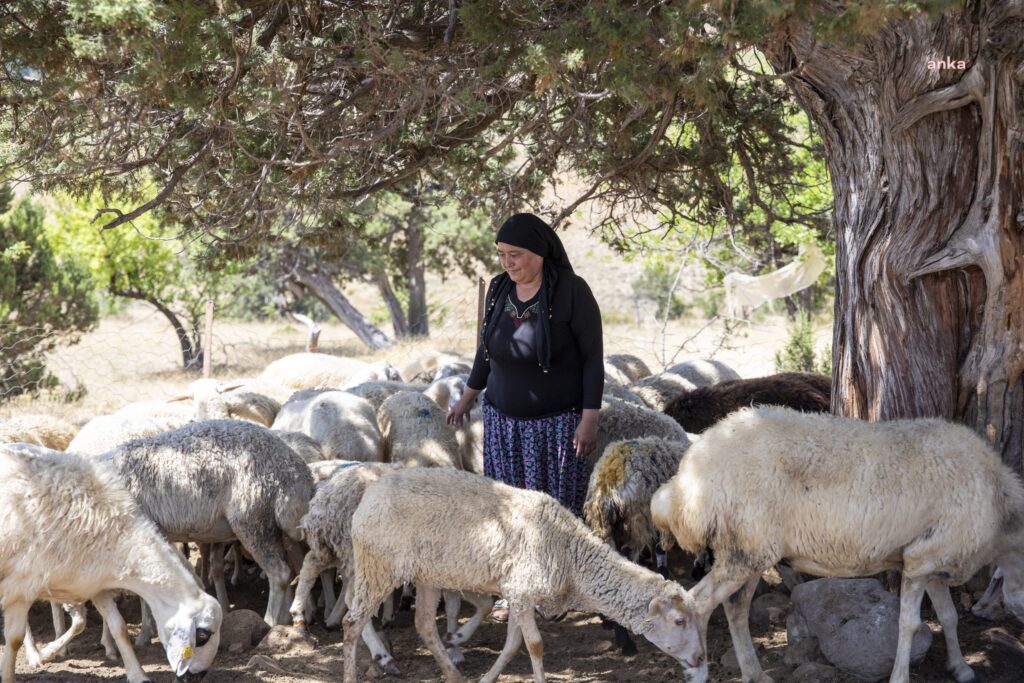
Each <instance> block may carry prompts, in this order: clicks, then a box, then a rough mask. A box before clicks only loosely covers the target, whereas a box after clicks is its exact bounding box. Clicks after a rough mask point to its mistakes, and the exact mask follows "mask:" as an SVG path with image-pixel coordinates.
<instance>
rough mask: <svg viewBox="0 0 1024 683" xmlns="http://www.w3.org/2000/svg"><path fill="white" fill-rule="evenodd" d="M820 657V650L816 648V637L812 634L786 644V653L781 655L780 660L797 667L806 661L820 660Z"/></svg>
mask: <svg viewBox="0 0 1024 683" xmlns="http://www.w3.org/2000/svg"><path fill="white" fill-rule="evenodd" d="M821 658H822V657H821V651H820V650H818V639H817V638H815V637H814V636H809V637H807V638H804V639H802V640H798V641H797V642H795V643H790V644H789V645H787V646H786V654H785V655H783V658H782V661H784V662H785V663H786V665H787V666H791V667H793V668H797V667H799V666H801V665H803V664H807V663H808V662H821Z"/></svg>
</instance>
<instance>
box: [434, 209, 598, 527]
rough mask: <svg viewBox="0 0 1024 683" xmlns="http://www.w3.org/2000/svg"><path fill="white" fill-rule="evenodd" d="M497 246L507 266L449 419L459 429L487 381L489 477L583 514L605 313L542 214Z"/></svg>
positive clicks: (509, 231)
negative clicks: (548, 497) (540, 493)
mask: <svg viewBox="0 0 1024 683" xmlns="http://www.w3.org/2000/svg"><path fill="white" fill-rule="evenodd" d="M495 243H496V244H497V247H498V256H499V258H500V261H501V267H502V268H503V269H504V270H505V272H504V273H503V274H501V275H498V276H497V277H495V278H494V279H493V280H491V284H490V287H489V289H488V291H487V307H486V311H487V314H486V319H485V320H484V325H483V329H482V331H481V335H480V337H481V338H480V345H479V348H478V349H477V354H476V360H475V361H474V363H473V370H472V372H471V373H470V376H469V381H468V382H467V383H466V385H467V386H466V391H465V393H464V394H463V395H462V399H461V400H460V401H459V402H458V403H457V404H456V405H455V406H454V407H453V408H452V409H451V411H450V412H449V413H448V416H447V421H448V424H454V425H461V424H462V420H463V417H464V416H465V415H466V414H467V413H468V412H469V410H470V408H472V406H473V404H474V402H475V401H476V398H477V396H478V395H479V394H480V392H481V391H482V390H483V389H484V387H486V388H487V394H486V396H485V398H484V405H483V414H484V474H486V475H487V476H488V477H491V478H493V479H497V480H499V481H502V482H504V483H506V484H510V485H512V486H518V487H520V488H526V489H534V490H539V491H545V492H547V493H549V494H550V495H552V496H553V497H555V498H556V499H558V501H559V502H561V503H562V504H563V505H565V506H566V507H567V508H569V509H570V510H572V511H573V512H574V513H575V514H576V515H577V516H582V514H583V501H584V499H585V498H586V495H587V476H588V472H587V462H588V461H587V457H588V456H589V455H590V453H591V452H592V451H593V450H594V448H595V446H596V445H597V420H598V411H599V410H600V408H601V394H602V392H603V390H604V357H603V352H602V341H601V312H600V311H599V310H598V307H597V302H596V301H595V300H594V295H593V294H592V293H591V292H590V288H589V287H588V286H587V283H586V282H584V280H583V278H581V277H580V276H578V275H576V273H574V272H573V269H572V266H571V265H570V264H569V259H568V257H566V255H565V249H564V248H563V247H562V242H561V240H559V239H558V235H557V234H555V231H554V230H552V229H551V226H549V225H548V224H547V223H545V222H544V221H543V220H541V219H540V218H538V217H537V216H535V215H533V214H529V213H520V214H516V215H514V216H512V217H511V218H509V219H508V220H507V221H505V223H504V225H502V226H501V228H500V229H499V230H498V235H497V238H496V239H495Z"/></svg>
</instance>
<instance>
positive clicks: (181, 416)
mask: <svg viewBox="0 0 1024 683" xmlns="http://www.w3.org/2000/svg"><path fill="white" fill-rule="evenodd" d="M194 413H195V410H194V408H193V407H192V406H189V405H187V404H185V403H181V402H173V403H169V402H167V401H156V400H151V401H135V402H133V403H129V404H127V405H124V406H122V407H121V408H119V409H118V410H116V411H115V412H114V413H113V414H114V415H117V416H118V417H151V418H158V419H160V420H163V421H166V422H173V423H174V424H175V425H176V426H178V427H180V426H182V425H184V424H187V423H188V422H189V421H190V420H191V419H192V416H193V414H194Z"/></svg>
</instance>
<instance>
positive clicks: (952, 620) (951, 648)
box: [926, 579, 977, 683]
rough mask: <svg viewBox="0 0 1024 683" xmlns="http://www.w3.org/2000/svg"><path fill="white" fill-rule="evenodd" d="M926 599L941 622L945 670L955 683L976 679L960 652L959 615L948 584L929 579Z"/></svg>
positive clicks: (968, 682)
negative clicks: (951, 675)
mask: <svg viewBox="0 0 1024 683" xmlns="http://www.w3.org/2000/svg"><path fill="white" fill-rule="evenodd" d="M926 590H927V591H928V599H929V600H931V601H932V607H934V608H935V614H936V615H937V616H938V617H939V623H940V624H942V636H943V637H944V638H945V639H946V670H947V671H949V672H950V673H951V674H953V678H955V679H956V681H957V683H972V682H973V681H975V680H977V679H976V678H975V677H974V671H972V670H971V667H969V666H968V665H967V662H966V661H964V655H963V653H962V652H960V640H959V639H958V638H957V635H956V626H957V622H958V621H959V617H958V615H957V612H956V605H954V604H953V598H952V597H951V596H950V594H949V586H947V585H946V584H945V583H943V582H941V581H939V580H938V579H931V580H929V581H928V585H927V587H926Z"/></svg>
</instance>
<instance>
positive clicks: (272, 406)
mask: <svg viewBox="0 0 1024 683" xmlns="http://www.w3.org/2000/svg"><path fill="white" fill-rule="evenodd" d="M242 386H244V385H242V384H239V383H234V384H222V383H220V382H218V381H217V380H213V379H197V380H196V381H194V382H192V384H190V385H189V386H188V392H187V393H186V394H184V395H183V396H178V397H175V398H172V399H170V400H169V402H173V401H184V400H191V401H192V402H193V411H194V412H193V416H192V417H193V419H195V420H197V421H200V420H227V419H234V420H247V421H249V422H252V423H255V424H258V425H263V426H264V427H269V426H271V425H272V424H273V423H274V418H275V417H276V416H277V411H279V410H280V409H281V404H280V403H278V402H277V401H275V400H274V399H273V398H271V397H269V396H264V395H263V394H261V393H258V392H255V391H241V390H239V387H242Z"/></svg>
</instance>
